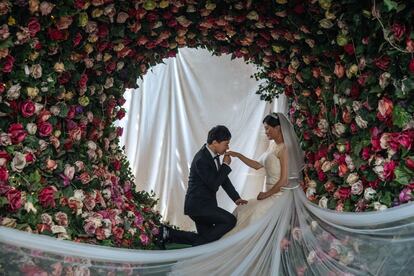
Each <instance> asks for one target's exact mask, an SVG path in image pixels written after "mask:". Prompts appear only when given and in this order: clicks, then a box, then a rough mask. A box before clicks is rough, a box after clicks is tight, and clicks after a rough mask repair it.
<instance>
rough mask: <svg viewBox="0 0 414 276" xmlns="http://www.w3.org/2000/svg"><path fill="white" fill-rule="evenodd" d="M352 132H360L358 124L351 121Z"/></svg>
mask: <svg viewBox="0 0 414 276" xmlns="http://www.w3.org/2000/svg"><path fill="white" fill-rule="evenodd" d="M351 132H352V134H355V133H357V132H358V126H357V125H356V124H355V123H354V122H352V123H351Z"/></svg>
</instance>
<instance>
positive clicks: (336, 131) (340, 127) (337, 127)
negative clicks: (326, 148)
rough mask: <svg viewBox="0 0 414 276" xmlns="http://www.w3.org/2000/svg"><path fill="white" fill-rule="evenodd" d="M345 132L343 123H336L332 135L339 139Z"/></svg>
mask: <svg viewBox="0 0 414 276" xmlns="http://www.w3.org/2000/svg"><path fill="white" fill-rule="evenodd" d="M344 132H345V126H344V124H342V123H336V124H335V125H334V127H333V129H332V133H333V134H334V135H335V136H337V137H339V136H341V135H342V134H344Z"/></svg>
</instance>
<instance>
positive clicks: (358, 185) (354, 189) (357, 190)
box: [351, 180, 364, 195]
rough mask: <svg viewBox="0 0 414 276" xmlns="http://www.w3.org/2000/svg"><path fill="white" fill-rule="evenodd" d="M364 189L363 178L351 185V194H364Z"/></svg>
mask: <svg viewBox="0 0 414 276" xmlns="http://www.w3.org/2000/svg"><path fill="white" fill-rule="evenodd" d="M363 190H364V185H362V181H361V180H359V181H357V182H355V183H354V184H352V186H351V194H353V195H360V194H362V191H363Z"/></svg>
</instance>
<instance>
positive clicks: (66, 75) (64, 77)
mask: <svg viewBox="0 0 414 276" xmlns="http://www.w3.org/2000/svg"><path fill="white" fill-rule="evenodd" d="M70 78H71V75H70V73H69V72H68V71H65V72H63V73H62V74H61V75H60V76H59V78H58V82H59V84H65V83H68V82H69V81H70Z"/></svg>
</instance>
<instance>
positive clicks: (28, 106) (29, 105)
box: [21, 100, 36, 118]
mask: <svg viewBox="0 0 414 276" xmlns="http://www.w3.org/2000/svg"><path fill="white" fill-rule="evenodd" d="M21 111H22V115H23V117H25V118H28V117H30V116H32V115H33V114H34V113H35V111H36V106H35V104H34V103H33V102H32V101H30V100H26V101H24V102H23V103H22V105H21Z"/></svg>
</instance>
